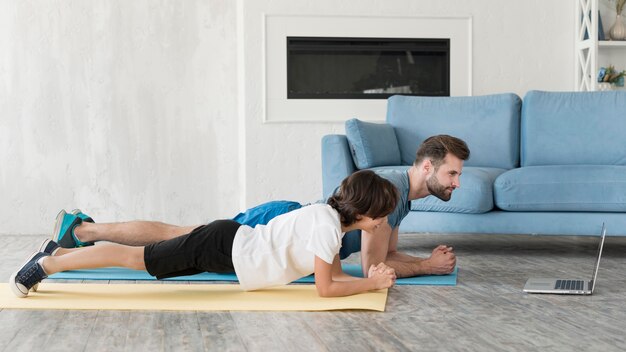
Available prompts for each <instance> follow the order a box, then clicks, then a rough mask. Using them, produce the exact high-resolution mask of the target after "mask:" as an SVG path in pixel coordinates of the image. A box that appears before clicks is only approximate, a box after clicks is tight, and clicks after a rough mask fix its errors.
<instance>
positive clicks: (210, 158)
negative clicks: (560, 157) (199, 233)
mask: <svg viewBox="0 0 626 352" xmlns="http://www.w3.org/2000/svg"><path fill="white" fill-rule="evenodd" d="M574 4H575V3H574V2H572V1H570V0H553V1H541V0H529V1H511V0H507V1H498V0H473V1H466V0H451V1H435V0H428V1H416V0H403V1H398V0H387V1H374V0H369V1H367V0H363V1H361V0H352V1H341V2H336V1H330V0H321V1H302V0H300V1H294V0H272V1H269V0H238V1H237V2H235V1H232V0H186V1H152V0H143V1H141V0H137V1H122V0H118V1H112V0H108V1H100V0H76V1H68V0H65V1H36V2H35V1H17V0H15V1H2V2H0V197H1V198H0V234H7V233H17V234H28V233H46V232H49V231H50V230H51V227H52V221H53V218H54V216H55V215H56V212H57V211H58V210H59V209H61V208H67V209H68V210H69V209H72V208H73V207H81V208H84V210H86V211H89V213H90V214H91V215H93V216H94V218H95V219H96V221H112V220H129V219H133V218H148V219H158V220H164V221H168V222H174V223H185V224H193V223H200V222H203V221H206V220H208V219H211V218H217V217H223V216H229V215H233V214H234V213H235V212H236V211H238V210H240V208H242V207H245V206H249V205H253V204H255V203H258V202H261V201H264V200H267V199H278V198H287V199H295V200H300V201H313V200H315V199H317V198H318V197H319V196H320V193H321V179H320V165H321V160H320V138H321V137H322V136H323V135H324V134H327V133H343V125H342V124H336V123H295V124H294V123H275V124H263V123H262V116H261V105H259V104H261V103H262V102H261V101H260V96H261V86H260V84H261V82H262V80H261V76H262V60H260V57H259V55H260V45H262V38H260V34H261V32H262V31H261V29H262V27H261V19H262V15H261V13H276V14H321V15H324V14H334V15H346V16H354V15H368V16H379V15H380V16H399V15H403V16H424V15H426V16H428V15H430V16H445V15H470V16H472V23H473V48H472V51H473V56H474V57H473V58H472V62H473V63H472V64H473V73H472V75H473V87H472V89H473V93H474V95H481V94H489V93H498V92H515V93H517V94H519V95H522V96H523V94H525V92H526V91H528V90H529V89H545V90H571V89H573V86H574V78H573V75H574V55H573V53H574ZM238 82H239V83H238ZM383 118H384V117H383V116H381V120H382V119H383Z"/></svg>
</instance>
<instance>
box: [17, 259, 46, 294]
mask: <svg viewBox="0 0 626 352" xmlns="http://www.w3.org/2000/svg"><path fill="white" fill-rule="evenodd" d="M47 256H49V254H48V253H42V252H35V253H33V254H32V255H31V256H30V257H29V258H28V260H27V261H26V263H24V265H22V266H21V267H20V268H19V270H18V271H16V272H15V273H13V275H11V277H10V278H9V286H10V287H11V291H13V294H15V295H16V296H17V297H20V298H24V297H26V296H28V291H29V290H30V289H31V288H32V287H33V286H35V285H36V284H38V283H39V282H41V280H43V279H45V278H47V277H48V275H46V272H45V271H44V270H43V267H42V266H41V265H40V264H39V263H37V261H38V260H39V259H41V258H43V257H47Z"/></svg>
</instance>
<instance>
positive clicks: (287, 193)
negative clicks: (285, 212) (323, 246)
mask: <svg viewBox="0 0 626 352" xmlns="http://www.w3.org/2000/svg"><path fill="white" fill-rule="evenodd" d="M240 2H241V3H242V4H243V6H242V11H240V12H239V15H240V21H241V22H242V23H243V24H244V30H243V35H242V40H243V41H244V44H243V47H244V49H245V52H240V55H242V57H243V61H244V63H245V64H244V67H243V69H244V70H245V77H246V80H245V84H242V85H241V86H240V87H239V88H240V89H242V90H243V95H244V96H245V101H244V100H240V104H241V106H240V108H241V111H243V116H244V118H245V125H246V130H245V133H244V134H245V140H246V143H247V144H246V145H245V154H246V156H245V170H246V171H245V174H246V177H245V181H246V184H245V186H246V189H245V192H243V193H242V197H244V198H243V202H244V203H245V204H248V205H251V204H256V203H258V202H261V201H264V200H266V199H277V198H287V199H297V200H301V201H312V200H315V199H318V198H320V196H321V189H322V185H321V177H320V176H321V171H320V168H321V159H320V154H321V152H320V139H321V137H322V136H323V135H325V134H328V133H336V132H340V133H343V124H341V123H339V124H336V123H280V124H268V123H265V124H264V123H263V122H262V105H263V101H262V100H263V99H262V82H263V60H262V57H263V51H262V47H263V45H264V43H263V36H262V33H263V23H262V19H263V16H264V15H321V16H324V15H340V16H416V17H418V16H432V17H445V16H471V17H472V24H473V30H472V33H473V38H472V42H473V48H472V52H473V58H472V65H473V72H472V77H473V84H472V92H473V95H484V94H491V93H502V92H514V93H517V94H518V95H520V96H523V95H524V94H525V93H526V92H527V91H528V90H531V89H540V90H573V89H574V38H575V35H574V32H575V28H574V27H575V22H574V13H575V7H574V5H575V2H574V1H570V0H558V1H557V0H552V1H544V0H529V1H512V0H506V1H502V0H489V1H487V0H451V1H435V0H386V1H380V0H362V1H357V0H353V1H341V2H337V1H333V0H319V1H293V0H257V1H245V0H240ZM240 69H241V68H240ZM351 117H355V116H346V119H348V118H351ZM357 117H358V116H357ZM380 120H381V121H382V120H384V116H381V117H380ZM470 147H471V146H470Z"/></svg>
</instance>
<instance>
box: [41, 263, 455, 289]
mask: <svg viewBox="0 0 626 352" xmlns="http://www.w3.org/2000/svg"><path fill="white" fill-rule="evenodd" d="M342 266H343V271H344V272H346V273H347V274H350V275H352V276H359V277H361V276H363V275H362V274H361V266H360V265H358V264H343V265H342ZM457 271H458V268H455V269H454V272H453V273H452V274H449V275H429V276H416V277H407V278H402V279H398V280H397V281H396V285H438V286H439V285H441V286H454V285H456V274H457ZM48 278H49V279H65V280H156V278H155V277H154V276H152V275H150V274H148V273H147V272H145V271H141V270H132V269H125V268H117V267H115V268H100V269H82V270H70V271H63V272H60V273H56V274H53V275H50V276H49V277H48ZM165 281H234V282H237V281H238V280H237V276H236V275H235V274H234V273H231V274H218V273H201V274H196V275H190V276H179V277H173V278H169V279H165ZM294 282H297V283H314V282H315V277H314V276H313V275H311V276H307V277H303V278H301V279H298V280H296V281H294Z"/></svg>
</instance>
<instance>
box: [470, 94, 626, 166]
mask: <svg viewBox="0 0 626 352" xmlns="http://www.w3.org/2000/svg"><path fill="white" fill-rule="evenodd" d="M625 140H626V92H619V91H612V92H540V91H530V92H528V93H527V94H526V96H525V97H524V104H523V107H522V122H521V142H520V145H521V165H522V166H541V165H626V148H624V141H625ZM470 147H471V145H470ZM563 177H568V175H567V174H563Z"/></svg>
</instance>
